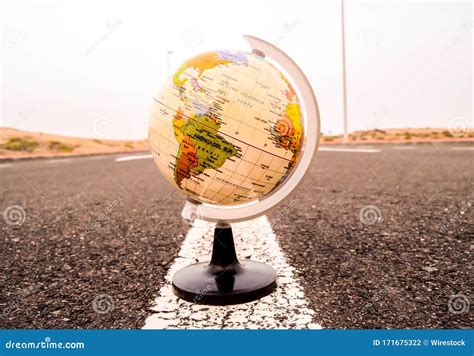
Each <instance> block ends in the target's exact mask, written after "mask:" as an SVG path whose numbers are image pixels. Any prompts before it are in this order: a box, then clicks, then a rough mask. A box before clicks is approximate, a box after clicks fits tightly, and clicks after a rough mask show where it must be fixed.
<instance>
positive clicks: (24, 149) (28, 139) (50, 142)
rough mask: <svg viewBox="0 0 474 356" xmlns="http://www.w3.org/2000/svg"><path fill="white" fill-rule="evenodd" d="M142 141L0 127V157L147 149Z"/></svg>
mask: <svg viewBox="0 0 474 356" xmlns="http://www.w3.org/2000/svg"><path fill="white" fill-rule="evenodd" d="M147 150H148V146H147V144H146V140H139V141H138V140H130V141H119V140H101V139H100V140H99V139H87V138H78V137H66V136H59V135H52V134H47V133H40V132H27V131H21V130H16V129H11V128H3V127H0V159H2V158H13V159H15V158H25V157H32V158H33V157H51V156H71V155H92V154H104V153H118V152H139V151H147Z"/></svg>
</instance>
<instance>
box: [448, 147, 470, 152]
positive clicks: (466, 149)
mask: <svg viewBox="0 0 474 356" xmlns="http://www.w3.org/2000/svg"><path fill="white" fill-rule="evenodd" d="M451 149H452V150H458V151H474V147H451Z"/></svg>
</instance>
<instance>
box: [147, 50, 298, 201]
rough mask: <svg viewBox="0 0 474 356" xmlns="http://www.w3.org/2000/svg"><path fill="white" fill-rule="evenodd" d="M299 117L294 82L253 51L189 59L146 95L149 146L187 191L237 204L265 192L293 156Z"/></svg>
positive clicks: (168, 173)
mask: <svg viewBox="0 0 474 356" xmlns="http://www.w3.org/2000/svg"><path fill="white" fill-rule="evenodd" d="M302 123H303V118H302V113H301V111H300V104H299V101H298V97H297V94H296V92H295V90H294V88H293V87H292V86H291V84H290V82H289V81H288V79H287V78H286V77H285V76H284V75H283V73H281V72H280V71H279V70H278V69H277V68H276V67H275V66H274V65H272V64H271V63H270V62H268V61H266V60H265V59H263V58H262V57H260V56H258V55H256V54H254V53H244V52H240V51H216V52H208V53H204V54H201V55H198V56H196V57H194V58H191V59H189V60H188V61H186V62H185V63H184V64H183V65H181V66H180V67H179V69H178V70H177V71H176V73H175V74H174V75H173V76H172V77H171V78H170V80H169V81H168V82H167V83H166V84H165V85H164V87H163V88H162V90H161V92H160V93H159V95H158V96H157V97H156V98H154V104H153V110H152V115H151V120H150V128H149V135H148V137H149V145H150V149H151V151H152V153H153V156H154V159H155V163H156V164H157V165H158V167H159V169H160V171H161V173H162V174H163V175H164V176H165V177H166V178H167V179H168V180H169V181H170V182H171V183H172V184H173V185H175V186H176V187H177V188H178V189H180V190H181V191H183V192H184V193H185V194H186V195H187V196H188V197H190V198H192V199H194V200H196V201H199V202H202V203H211V204H218V205H234V204H242V203H246V202H250V201H254V200H258V199H260V198H262V197H264V196H265V195H268V194H269V193H271V192H272V191H273V190H274V189H275V188H276V187H278V185H279V184H281V183H282V182H283V181H284V180H285V178H286V177H287V176H288V174H289V173H290V171H291V170H292V168H293V167H294V166H295V164H296V163H297V162H298V159H299V157H300V154H301V147H302V142H303V124H302Z"/></svg>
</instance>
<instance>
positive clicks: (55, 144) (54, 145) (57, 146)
mask: <svg viewBox="0 0 474 356" xmlns="http://www.w3.org/2000/svg"><path fill="white" fill-rule="evenodd" d="M75 148H76V146H71V145H66V144H65V143H62V142H60V141H49V143H48V149H50V150H51V151H61V152H72V151H74V149H75Z"/></svg>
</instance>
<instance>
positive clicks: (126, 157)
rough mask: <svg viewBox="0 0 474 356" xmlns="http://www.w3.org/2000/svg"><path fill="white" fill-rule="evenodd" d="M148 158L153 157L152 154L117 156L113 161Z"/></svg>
mask: <svg viewBox="0 0 474 356" xmlns="http://www.w3.org/2000/svg"><path fill="white" fill-rule="evenodd" d="M148 158H153V155H134V156H124V157H118V158H116V159H115V162H125V161H134V160H136V159H148Z"/></svg>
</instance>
